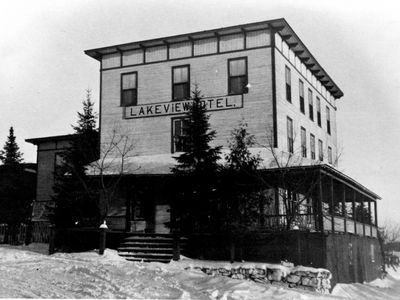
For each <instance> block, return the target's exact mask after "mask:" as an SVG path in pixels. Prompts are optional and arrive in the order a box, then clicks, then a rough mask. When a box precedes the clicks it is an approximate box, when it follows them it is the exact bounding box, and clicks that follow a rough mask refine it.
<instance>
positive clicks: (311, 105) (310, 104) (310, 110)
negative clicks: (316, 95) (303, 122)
mask: <svg viewBox="0 0 400 300" xmlns="http://www.w3.org/2000/svg"><path fill="white" fill-rule="evenodd" d="M308 114H309V116H310V120H311V121H314V101H313V94H312V90H311V89H308Z"/></svg>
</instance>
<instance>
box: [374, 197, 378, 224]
mask: <svg viewBox="0 0 400 300" xmlns="http://www.w3.org/2000/svg"><path fill="white" fill-rule="evenodd" d="M376 206H377V205H376V200H375V201H374V211H375V226H376V227H378V210H377V208H376Z"/></svg>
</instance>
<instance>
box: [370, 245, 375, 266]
mask: <svg viewBox="0 0 400 300" xmlns="http://www.w3.org/2000/svg"><path fill="white" fill-rule="evenodd" d="M370 256H371V262H375V246H374V244H371V248H370Z"/></svg>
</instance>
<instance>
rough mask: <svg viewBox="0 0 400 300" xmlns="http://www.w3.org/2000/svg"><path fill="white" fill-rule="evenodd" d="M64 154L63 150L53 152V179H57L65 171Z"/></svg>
mask: <svg viewBox="0 0 400 300" xmlns="http://www.w3.org/2000/svg"><path fill="white" fill-rule="evenodd" d="M64 155H65V154H64V152H58V153H55V154H54V173H53V175H54V180H58V179H59V178H60V177H61V176H63V175H64V172H65V171H66V169H65V167H64V164H65V159H64Z"/></svg>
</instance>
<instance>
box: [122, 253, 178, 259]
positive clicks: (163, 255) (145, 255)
mask: <svg viewBox="0 0 400 300" xmlns="http://www.w3.org/2000/svg"><path fill="white" fill-rule="evenodd" d="M118 254H119V255H120V256H123V257H134V258H152V257H153V258H157V257H158V258H168V257H170V258H172V256H173V255H172V253H145V252H119V253H118Z"/></svg>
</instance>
